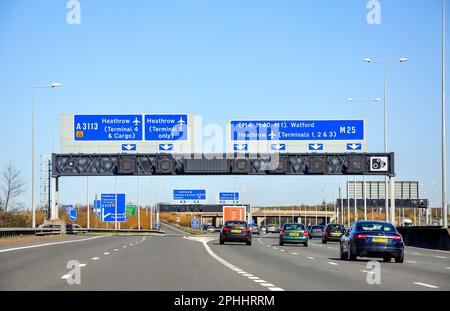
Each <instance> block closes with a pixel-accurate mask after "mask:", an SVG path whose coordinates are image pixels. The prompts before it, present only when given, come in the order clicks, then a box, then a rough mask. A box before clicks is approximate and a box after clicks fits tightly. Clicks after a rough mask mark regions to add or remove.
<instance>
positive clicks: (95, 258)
mask: <svg viewBox="0 0 450 311" xmlns="http://www.w3.org/2000/svg"><path fill="white" fill-rule="evenodd" d="M91 259H92V260H99V259H100V258H98V257H93V258H91Z"/></svg>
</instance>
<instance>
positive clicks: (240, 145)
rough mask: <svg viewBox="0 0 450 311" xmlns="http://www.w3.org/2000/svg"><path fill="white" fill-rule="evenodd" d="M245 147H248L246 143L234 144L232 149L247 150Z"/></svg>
mask: <svg viewBox="0 0 450 311" xmlns="http://www.w3.org/2000/svg"><path fill="white" fill-rule="evenodd" d="M247 149H248V145H247V144H235V145H234V150H238V151H243V150H247Z"/></svg>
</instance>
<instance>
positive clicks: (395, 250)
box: [340, 221, 405, 263]
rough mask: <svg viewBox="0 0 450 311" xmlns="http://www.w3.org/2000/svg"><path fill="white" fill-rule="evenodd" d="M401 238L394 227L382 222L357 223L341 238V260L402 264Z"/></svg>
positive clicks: (402, 244)
mask: <svg viewBox="0 0 450 311" xmlns="http://www.w3.org/2000/svg"><path fill="white" fill-rule="evenodd" d="M404 248H405V245H404V243H403V238H402V236H401V235H400V233H398V231H397V229H395V227H394V226H393V225H392V224H390V223H388V222H382V221H357V222H356V223H354V224H353V225H352V226H351V227H350V228H349V229H348V230H347V231H346V232H345V234H344V235H343V236H342V238H341V241H340V257H341V259H347V260H356V258H357V257H358V256H359V257H376V258H383V261H384V262H389V261H391V259H392V258H394V259H395V262H398V263H402V262H403V261H404V259H405V254H404Z"/></svg>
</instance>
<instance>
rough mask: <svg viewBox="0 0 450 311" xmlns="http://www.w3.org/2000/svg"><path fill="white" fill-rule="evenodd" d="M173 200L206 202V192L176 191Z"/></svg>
mask: <svg viewBox="0 0 450 311" xmlns="http://www.w3.org/2000/svg"><path fill="white" fill-rule="evenodd" d="M173 199H174V200H180V201H186V200H194V201H197V200H206V190H174V191H173Z"/></svg>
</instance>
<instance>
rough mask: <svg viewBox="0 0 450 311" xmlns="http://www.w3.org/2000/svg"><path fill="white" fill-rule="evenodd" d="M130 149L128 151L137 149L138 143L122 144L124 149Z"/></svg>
mask: <svg viewBox="0 0 450 311" xmlns="http://www.w3.org/2000/svg"><path fill="white" fill-rule="evenodd" d="M124 149H125V150H128V151H131V150H136V145H132V144H128V145H122V150H124Z"/></svg>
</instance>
